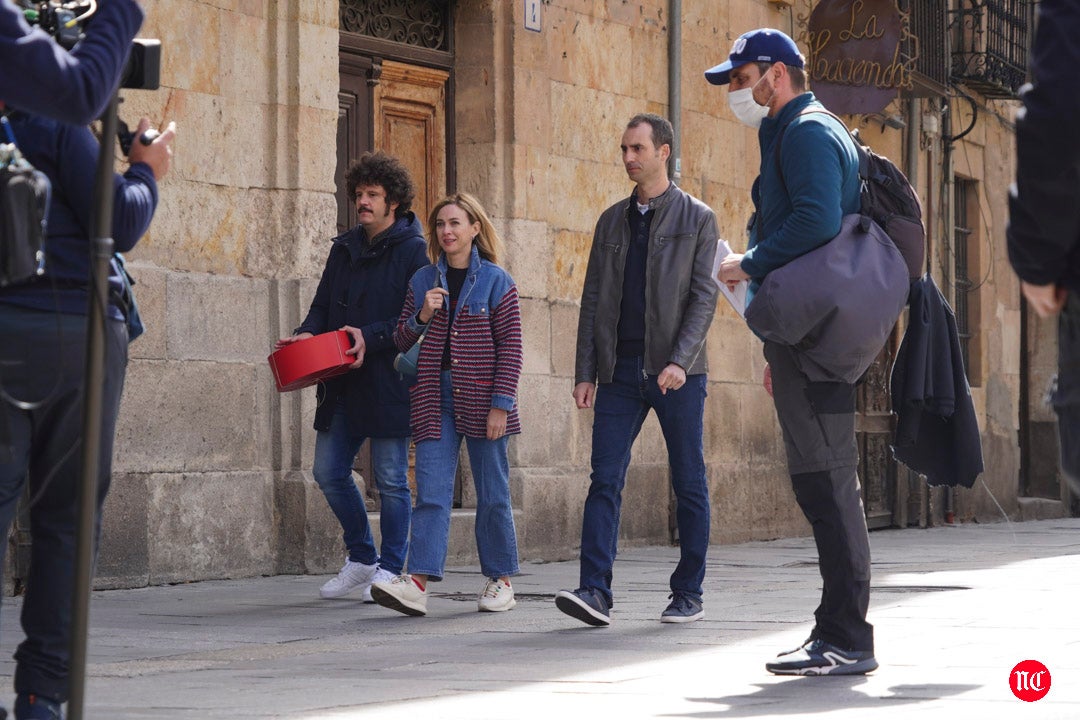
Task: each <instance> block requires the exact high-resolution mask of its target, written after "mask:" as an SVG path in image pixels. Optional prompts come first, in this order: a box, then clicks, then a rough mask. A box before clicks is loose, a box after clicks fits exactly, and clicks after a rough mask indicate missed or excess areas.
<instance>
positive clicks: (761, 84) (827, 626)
mask: <svg viewBox="0 0 1080 720" xmlns="http://www.w3.org/2000/svg"><path fill="white" fill-rule="evenodd" d="M805 64H806V63H805V60H804V58H803V56H802V53H800V52H799V48H798V47H797V46H796V45H795V42H794V41H793V40H792V39H791V38H790V37H788V36H787V35H785V34H784V33H782V32H780V31H779V30H773V29H770V28H762V29H759V30H753V31H751V32H748V33H745V34H744V35H741V36H740V37H739V38H738V39H737V40H736V41H735V45H734V47H732V49H731V53H730V54H729V55H728V59H727V61H726V62H723V63H721V64H719V65H717V66H716V67H713V68H711V69H709V70H706V71H705V79H706V80H708V81H709V82H710V83H712V84H713V85H728V86H729V87H728V105H729V106H730V108H731V111H732V113H734V115H735V117H736V118H738V119H739V121H741V122H742V123H744V124H746V125H748V126H750V127H752V128H756V129H757V130H758V142H759V145H760V148H761V166H760V168H759V175H758V178H757V179H756V180H755V181H754V185H753V190H752V193H751V194H752V197H753V200H754V210H755V212H754V216H753V218H752V220H751V223H750V226H749V228H750V238H749V243H748V249H747V251H746V253H745V254H743V255H739V254H735V253H733V254H731V255H728V256H727V257H726V258H724V260H723V262H722V263H721V265H720V271H719V275H718V277H719V279H720V280H721V281H722V282H725V283H727V284H728V285H729V286H734V284H735V283H737V282H739V281H740V280H745V279H749V280H750V288H749V293H748V299H749V298H752V297H753V293H754V292H755V291H756V290H757V288H758V287H759V286H760V284H761V281H762V280H763V279H764V277H765V276H766V275H767V274H768V273H769V272H771V271H773V270H776V269H777V268H780V267H782V266H784V265H786V264H787V263H789V262H791V261H792V260H794V259H795V258H797V257H799V256H800V255H803V254H805V253H807V252H809V251H811V250H813V249H814V248H817V247H819V246H821V245H824V244H825V243H827V242H828V241H829V240H831V239H832V238H833V237H835V236H836V234H837V233H838V232H839V231H840V220H841V218H842V217H843V216H844V215H847V214H850V213H855V212H858V211H859V162H858V156H857V154H856V150H855V146H854V143H853V142H852V140H851V137H850V135H849V134H848V131H847V128H846V127H844V126H843V123H841V122H840V121H838V120H837V119H836V118H834V117H833V116H832V115H831V114H829V113H828V111H826V110H825V108H824V106H822V105H821V103H820V102H818V100H817V98H815V97H814V94H813V93H811V92H809V91H808V90H807V86H806V72H805V70H804V67H805ZM764 351H765V358H766V360H768V364H767V365H766V367H765V378H764V385H765V389H766V390H767V391H768V392H769V394H770V395H772V397H773V403H774V405H775V406H776V414H777V417H778V418H779V420H780V427H781V429H782V432H783V436H784V447H785V450H786V452H787V461H788V473H789V474H790V475H791V484H792V487H793V489H794V491H795V499H796V501H797V502H798V503H799V507H800V508H801V509H802V511H803V514H804V515H805V516H806V519H807V520H808V521H809V522H810V525H811V527H812V528H813V531H814V541H815V542H816V544H817V550H818V566H819V569H820V571H821V577H822V580H823V583H824V587H823V589H822V594H821V604H820V605H818V608H817V610H816V611H815V612H814V618H815V624H814V629H813V631H812V632H811V633H810V637H809V638H808V639H807V640H806V642H805V643H803V644H802V645H801V646H800V647H798V648H795V649H794V650H791V651H790V652H785V653H781V654H780V655H779V656H778V657H777V658H776V659H775V660H773V661H772V662H769V663H766V665H765V668H766V669H767V670H768V671H769V672H772V673H775V674H777V675H861V674H865V673H867V672H870V671H871V670H874V669H875V668H877V666H878V664H877V661H876V660H875V659H874V629H873V626H872V625H870V623H868V622H867V621H866V611H867V607H868V605H869V602H870V541H869V537H868V536H867V532H866V515H865V512H864V510H863V505H862V494H861V492H860V489H859V478H858V474H857V470H858V464H859V451H858V447H857V445H856V440H855V396H856V392H855V391H856V387H855V385H853V384H850V383H845V382H814V381H811V380H810V379H809V378H808V377H807V376H806V374H805V373H804V372H803V371H802V370H801V368H802V367H805V366H806V365H804V363H803V358H802V357H801V352H800V351H799V349H798V348H796V347H792V346H788V345H783V344H780V343H777V342H773V341H769V340H766V341H765V347H764Z"/></svg>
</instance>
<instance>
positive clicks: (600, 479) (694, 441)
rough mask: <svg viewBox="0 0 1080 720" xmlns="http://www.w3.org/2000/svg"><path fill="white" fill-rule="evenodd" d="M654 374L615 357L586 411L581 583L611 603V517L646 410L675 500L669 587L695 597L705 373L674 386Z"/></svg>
mask: <svg viewBox="0 0 1080 720" xmlns="http://www.w3.org/2000/svg"><path fill="white" fill-rule="evenodd" d="M656 378H657V376H656V375H647V374H646V373H645V364H644V361H643V359H642V358H640V357H620V358H619V359H618V361H617V362H616V363H615V374H614V376H613V378H612V381H611V382H610V383H601V384H600V385H599V387H598V388H597V390H596V406H595V413H594V415H593V435H592V482H591V484H590V485H589V494H588V497H586V499H585V513H584V517H583V519H582V527H581V578H580V583H581V587H583V588H596V589H597V590H599V591H600V592H602V593H603V594H604V595H605V596H606V597H607V599H608V602H609V603H611V579H612V570H613V568H614V565H615V554H616V552H617V547H618V539H619V516H620V511H621V508H622V489H623V485H624V484H625V483H626V470H627V468H628V467H629V466H630V449H631V447H632V446H633V444H634V439H635V438H637V436H638V433H639V432H640V431H641V425H642V423H644V422H645V418H646V416H647V415H648V414H649V410H653V411H655V412H656V419H657V420H659V421H660V430H661V431H662V432H663V434H664V441H665V442H666V443H667V450H668V464H669V466H670V470H671V487H672V490H673V491H674V492H675V498H676V501H677V503H678V505H677V507H676V510H675V521H676V523H677V524H678V527H679V552H680V559H679V564H678V565H676V566H675V571H674V572H673V573H672V574H671V590H672V592H680V593H685V594H687V595H692V596H694V597H696V598H698V599H701V593H702V589H701V583H702V580H704V578H705V554H706V552H707V551H708V549H709V488H708V484H707V483H706V477H705V454H704V447H703V445H702V430H703V419H704V414H705V395H706V389H705V375H704V374H699V375H687V376H686V384H685V385H683V386H682V387H681V388H679V389H678V390H668V391H667V393H666V394H662V393H661V392H660V387H659V386H658V385H657V384H656Z"/></svg>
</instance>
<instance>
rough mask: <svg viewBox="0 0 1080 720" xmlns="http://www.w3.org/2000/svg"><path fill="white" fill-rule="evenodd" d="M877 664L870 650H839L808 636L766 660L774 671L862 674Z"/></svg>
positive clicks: (875, 667) (778, 672)
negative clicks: (770, 659) (809, 638)
mask: <svg viewBox="0 0 1080 720" xmlns="http://www.w3.org/2000/svg"><path fill="white" fill-rule="evenodd" d="M877 666H878V664H877V660H875V659H874V653H873V652H872V651H869V650H841V649H840V648H838V647H836V646H835V645H832V644H830V643H827V642H825V641H824V640H807V641H806V644H805V645H803V646H802V647H798V648H795V649H794V650H791V651H789V652H786V653H780V654H779V655H777V656H776V660H773V661H772V662H767V663H765V669H766V670H768V671H769V672H771V673H772V674H774V675H865V674H866V673H868V672H870V671H872V670H877Z"/></svg>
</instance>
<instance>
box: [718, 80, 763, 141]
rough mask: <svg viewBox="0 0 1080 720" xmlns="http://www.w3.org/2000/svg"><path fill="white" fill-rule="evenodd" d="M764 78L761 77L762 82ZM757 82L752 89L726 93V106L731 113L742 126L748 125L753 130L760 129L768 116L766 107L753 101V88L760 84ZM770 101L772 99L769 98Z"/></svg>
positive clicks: (759, 81)
mask: <svg viewBox="0 0 1080 720" xmlns="http://www.w3.org/2000/svg"><path fill="white" fill-rule="evenodd" d="M764 79H765V76H764V75H762V76H761V80H764ZM761 80H758V81H757V82H756V83H754V85H753V87H748V88H743V89H742V90H735V91H734V92H732V91H728V96H727V99H728V106H729V107H730V108H731V112H733V113H735V117H736V118H738V119H739V121H740V122H741V123H743V124H744V125H748V126H750V127H752V128H754V129H755V130H756V129H758V128H759V127H761V121H762V120H764V119H765V118H766V117H768V115H769V106H768V105H758V102H757V100H755V99H754V88H756V87H757V86H758V84H760V83H761ZM769 100H770V101H771V100H772V98H771V97H770V98H769Z"/></svg>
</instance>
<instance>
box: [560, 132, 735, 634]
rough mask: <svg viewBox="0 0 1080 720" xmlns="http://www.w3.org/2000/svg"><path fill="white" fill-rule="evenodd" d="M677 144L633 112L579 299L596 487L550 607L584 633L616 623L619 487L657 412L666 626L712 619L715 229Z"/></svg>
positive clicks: (581, 376)
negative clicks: (667, 536)
mask: <svg viewBox="0 0 1080 720" xmlns="http://www.w3.org/2000/svg"><path fill="white" fill-rule="evenodd" d="M672 140H673V132H672V127H671V123H669V122H668V121H667V120H666V119H664V118H662V117H660V116H658V115H652V114H642V115H636V116H634V117H633V118H632V119H631V120H630V122H629V123H628V124H627V126H626V131H625V132H624V133H623V137H622V157H623V165H624V166H625V167H626V173H627V175H629V177H630V179H631V180H632V181H634V183H636V187H635V189H634V192H633V194H632V195H631V196H630V197H629V198H626V199H624V200H621V201H619V202H617V203H615V204H614V205H612V206H611V207H610V208H608V209H607V210H606V211H605V212H604V214H603V215H601V216H600V220H599V222H597V224H596V232H595V234H594V236H593V245H592V251H591V253H590V255H589V265H588V270H587V271H586V273H585V287H584V289H583V290H582V293H581V314H580V316H579V319H578V340H577V361H576V369H575V385H574V400H575V402H576V404H577V407H578V408H579V409H585V408H591V407H593V406H594V404H595V414H594V418H593V438H592V475H591V478H592V482H591V484H590V486H589V494H588V497H587V499H586V500H585V512H584V518H583V522H582V530H581V577H580V584H579V587H578V589H577V590H574V591H570V590H561V591H559V593H558V594H557V595H556V598H555V602H556V605H557V606H558V607H559V609H560V610H562V611H563V612H565V613H566V614H568V615H570V616H572V617H575V618H577V619H578V620H581V621H582V622H585V623H588V624H589V625H596V626H605V625H608V624H609V623H610V621H611V606H612V594H611V579H612V568H613V566H614V563H615V553H616V541H617V539H618V534H619V507H620V504H621V499H622V498H621V496H622V488H623V484H624V482H625V479H626V470H627V466H628V465H629V462H630V448H631V446H632V445H633V442H634V439H635V438H636V437H637V435H638V432H639V431H640V430H641V425H642V423H643V422H644V421H645V417H646V416H647V415H648V413H649V410H650V409H651V410H653V411H655V412H656V416H657V419H658V420H659V421H660V427H661V430H662V431H663V433H664V439H665V441H666V442H667V449H668V461H669V464H670V469H671V485H672V488H673V489H674V491H675V497H676V498H677V500H678V507H677V510H676V518H677V522H678V528H679V540H680V549H681V558H680V560H679V564H678V565H677V566H676V568H675V571H674V572H673V573H672V575H671V596H670V598H671V603H670V604H669V605H668V607H667V609H665V610H664V611H663V614H662V615H661V618H660V620H661V622H678V623H682V622H691V621H694V620H698V619H700V618H701V617H703V616H704V614H705V613H704V610H703V609H702V599H701V595H702V589H701V583H702V580H703V579H704V577H705V553H706V551H707V549H708V545H709V490H708V486H707V484H706V477H705V459H704V451H703V447H702V424H703V417H704V411H705V395H706V390H705V381H706V377H705V373H706V370H707V369H708V368H707V366H706V359H705V336H706V334H707V333H708V330H709V325H710V324H711V323H712V318H713V312H714V311H715V310H716V295H717V288H716V284H715V283H714V282H713V280H712V277H711V272H712V264H713V257H714V255H715V254H716V242H717V238H718V235H719V233H718V229H717V225H716V216H715V215H714V214H713V211H712V210H711V209H709V207H708V206H707V205H705V204H704V203H702V202H701V201H699V200H697V199H695V198H693V197H691V196H690V195H688V194H687V193H685V192H683V191H682V190H680V189H679V188H678V187H677V186H676V185H675V184H674V183H672V182H671V181H670V179H669V178H668V173H667V160H668V157H669V156H670V154H671V143H672ZM597 382H599V386H598V385H597ZM594 401H595V403H594Z"/></svg>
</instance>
